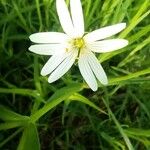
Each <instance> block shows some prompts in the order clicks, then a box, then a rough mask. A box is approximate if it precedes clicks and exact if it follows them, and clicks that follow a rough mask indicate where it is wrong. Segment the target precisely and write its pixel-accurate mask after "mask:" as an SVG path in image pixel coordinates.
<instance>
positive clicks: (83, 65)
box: [78, 54, 98, 91]
mask: <svg viewBox="0 0 150 150" xmlns="http://www.w3.org/2000/svg"><path fill="white" fill-rule="evenodd" d="M78 65H79V69H80V72H81V74H82V76H83V78H84V80H85V81H86V83H87V84H88V85H89V87H90V88H91V89H92V90H93V91H96V90H97V88H98V86H97V81H96V78H95V76H94V74H93V72H92V70H91V67H90V66H89V64H88V58H87V55H86V54H80V56H79V61H78Z"/></svg>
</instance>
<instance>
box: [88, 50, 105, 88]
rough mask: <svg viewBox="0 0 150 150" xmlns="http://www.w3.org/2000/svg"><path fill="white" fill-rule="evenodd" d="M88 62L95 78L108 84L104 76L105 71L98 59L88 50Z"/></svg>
mask: <svg viewBox="0 0 150 150" xmlns="http://www.w3.org/2000/svg"><path fill="white" fill-rule="evenodd" d="M88 62H89V64H90V67H91V69H92V71H93V72H94V74H95V76H96V78H97V79H98V80H99V81H100V82H101V83H102V84H103V85H107V84H108V79H107V76H106V73H105V71H104V69H103V67H102V66H101V64H100V63H99V61H98V59H97V58H96V57H95V55H94V54H93V53H92V52H90V51H89V53H88Z"/></svg>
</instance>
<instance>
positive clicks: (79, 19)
mask: <svg viewBox="0 0 150 150" xmlns="http://www.w3.org/2000/svg"><path fill="white" fill-rule="evenodd" d="M70 7H71V15H72V21H73V25H74V30H75V34H76V36H77V37H82V36H83V34H84V18H83V11H82V4H81V1H80V0H70Z"/></svg>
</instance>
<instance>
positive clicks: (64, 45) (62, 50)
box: [29, 0, 128, 91]
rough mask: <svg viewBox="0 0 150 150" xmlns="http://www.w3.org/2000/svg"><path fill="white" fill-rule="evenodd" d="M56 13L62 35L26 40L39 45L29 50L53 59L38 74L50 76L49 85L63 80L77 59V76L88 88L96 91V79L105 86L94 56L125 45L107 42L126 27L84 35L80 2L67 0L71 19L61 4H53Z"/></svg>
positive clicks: (59, 1)
mask: <svg viewBox="0 0 150 150" xmlns="http://www.w3.org/2000/svg"><path fill="white" fill-rule="evenodd" d="M56 7H57V13H58V16H59V20H60V23H61V25H62V28H63V30H64V32H65V33H59V32H40V33H35V34H32V35H31V36H30V37H29V38H30V40H31V41H32V42H34V43H38V44H36V45H32V46H30V47H29V50H30V51H32V52H34V53H36V54H41V55H52V56H51V57H50V59H49V60H48V61H47V63H46V64H45V65H44V67H43V68H42V70H41V75H43V76H46V75H48V74H50V76H49V78H48V82H49V83H52V82H54V81H56V80H58V79H59V78H60V77H62V76H63V75H64V74H65V73H66V72H67V71H68V70H69V69H70V68H71V66H72V65H73V64H74V62H75V60H76V59H77V58H78V66H79V69H80V72H81V74H82V76H83V78H84V80H85V81H86V83H87V84H88V85H89V87H90V88H91V89H92V90H93V91H96V90H97V88H98V85H97V81H96V78H97V79H98V80H99V81H100V82H101V84H103V85H106V84H107V83H108V80H107V76H106V74H105V72H104V70H103V68H102V66H101V64H100V63H99V61H98V60H97V58H96V57H95V55H94V54H93V52H96V53H105V52H111V51H114V50H117V49H120V48H123V47H125V46H126V45H127V44H128V41H127V40H124V39H107V40H103V39H105V38H108V37H110V36H112V35H115V34H117V33H118V32H120V31H121V30H123V29H124V28H125V27H126V24H125V23H119V24H116V25H112V26H108V27H103V28H101V29H98V30H95V31H93V32H91V33H88V34H85V32H84V19H83V12H82V6H81V2H80V0H70V10H71V12H70V13H71V16H70V13H69V11H68V8H67V5H66V3H65V1H64V0H56Z"/></svg>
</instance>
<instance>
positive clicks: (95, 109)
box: [0, 0, 150, 150]
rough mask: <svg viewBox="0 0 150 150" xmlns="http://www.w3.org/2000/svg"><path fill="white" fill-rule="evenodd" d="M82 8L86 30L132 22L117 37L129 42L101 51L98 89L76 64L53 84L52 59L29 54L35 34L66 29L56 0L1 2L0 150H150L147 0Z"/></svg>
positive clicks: (102, 1)
mask: <svg viewBox="0 0 150 150" xmlns="http://www.w3.org/2000/svg"><path fill="white" fill-rule="evenodd" d="M66 2H67V3H68V4H69V0H67V1H66ZM82 5H83V11H84V20H85V28H86V31H87V32H89V31H92V30H94V29H98V28H100V27H103V26H107V25H112V24H115V23H119V22H126V23H127V28H126V29H125V30H124V31H123V32H122V33H120V34H119V35H117V36H115V38H125V39H127V40H129V45H128V46H127V47H126V48H124V49H121V50H118V51H115V52H111V53H107V54H100V55H97V57H98V58H99V60H100V62H102V65H103V67H104V69H105V71H106V73H107V75H108V78H109V85H108V86H107V87H102V86H101V85H100V87H99V90H98V91H97V92H93V91H91V90H90V89H89V88H88V87H87V85H86V84H85V82H84V81H83V79H82V77H81V75H80V72H79V70H78V67H77V64H75V65H74V66H73V67H72V68H71V70H70V71H69V72H68V73H67V74H66V75H65V76H63V77H62V78H61V79H59V80H58V81H57V82H54V83H53V84H49V83H48V82H47V77H42V76H41V75H40V70H41V68H42V66H43V65H44V64H45V62H46V61H47V59H48V57H45V56H44V57H43V56H39V55H36V54H33V53H30V52H29V51H28V47H29V46H30V45H31V44H32V43H31V42H30V41H29V38H28V37H29V35H30V34H32V33H35V32H40V31H60V32H62V28H61V26H60V23H59V20H58V16H57V13H56V6H55V0H0V149H1V150H15V149H17V150H40V149H41V150H49V149H52V150H55V149H63V150H67V149H69V150H70V149H71V150H72V149H73V150H88V149H100V150H128V149H129V150H150V92H149V91H150V57H149V56H150V36H149V35H150V15H149V14H150V0H138V1H137V0H82ZM58 104H59V105H58ZM55 106H57V107H55Z"/></svg>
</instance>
